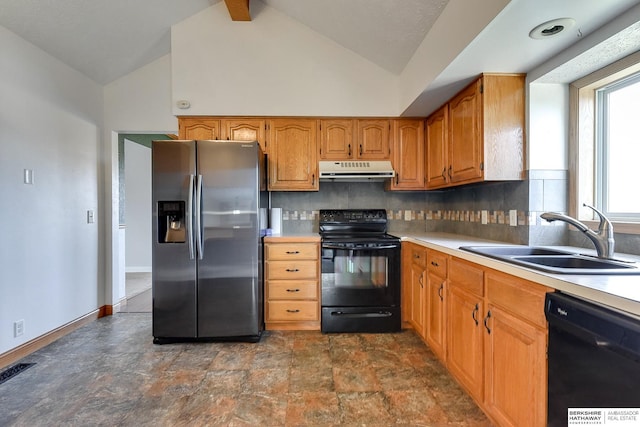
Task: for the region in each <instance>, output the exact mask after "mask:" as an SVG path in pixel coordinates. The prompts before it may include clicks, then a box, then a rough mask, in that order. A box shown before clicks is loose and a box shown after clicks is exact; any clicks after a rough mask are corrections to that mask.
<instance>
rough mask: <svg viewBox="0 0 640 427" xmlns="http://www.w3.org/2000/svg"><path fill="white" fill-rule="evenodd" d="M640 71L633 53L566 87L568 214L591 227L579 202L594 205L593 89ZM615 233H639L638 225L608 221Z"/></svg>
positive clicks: (637, 55) (591, 220)
mask: <svg viewBox="0 0 640 427" xmlns="http://www.w3.org/2000/svg"><path fill="white" fill-rule="evenodd" d="M637 72H640V52H636V53H633V54H631V55H629V56H627V57H625V58H622V59H620V60H618V61H616V62H614V63H612V64H610V65H608V66H606V67H604V68H601V69H600V70H597V71H595V72H593V73H591V74H589V75H587V76H585V77H583V78H581V79H579V80H576V81H575V82H573V83H571V84H570V85H569V96H570V107H569V108H570V131H569V206H568V208H569V215H570V216H572V217H574V218H578V219H580V220H581V221H583V222H585V223H586V224H587V225H589V226H591V227H592V228H596V227H597V225H598V221H597V220H596V218H594V214H593V212H592V211H591V210H590V209H588V208H585V207H583V206H582V203H587V204H589V205H594V206H595V205H596V204H597V203H596V191H595V185H596V180H595V173H596V167H597V166H596V165H597V164H596V137H597V135H596V131H597V129H596V118H597V105H596V90H598V89H599V88H602V87H603V86H605V85H607V84H610V83H613V82H615V81H618V80H621V79H623V78H625V77H627V76H629V75H631V74H634V73H637ZM612 222H613V225H614V230H615V231H616V232H617V233H627V234H640V222H631V221H620V220H612Z"/></svg>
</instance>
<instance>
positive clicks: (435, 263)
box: [431, 261, 440, 267]
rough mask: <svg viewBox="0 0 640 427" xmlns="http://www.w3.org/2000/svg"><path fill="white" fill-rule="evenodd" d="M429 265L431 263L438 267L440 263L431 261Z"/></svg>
mask: <svg viewBox="0 0 640 427" xmlns="http://www.w3.org/2000/svg"><path fill="white" fill-rule="evenodd" d="M431 265H433V266H434V267H440V264H438V263H437V262H435V261H431Z"/></svg>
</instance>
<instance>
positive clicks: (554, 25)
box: [529, 18, 576, 39]
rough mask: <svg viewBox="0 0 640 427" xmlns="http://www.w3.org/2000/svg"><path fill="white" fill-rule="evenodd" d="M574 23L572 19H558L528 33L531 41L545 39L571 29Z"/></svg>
mask: <svg viewBox="0 0 640 427" xmlns="http://www.w3.org/2000/svg"><path fill="white" fill-rule="evenodd" d="M575 23H576V21H575V20H574V19H572V18H558V19H552V20H551V21H547V22H544V23H542V24H540V25H538V26H537V27H535V28H534V29H533V30H531V31H530V32H529V37H531V38H532V39H545V38H548V37H553V36H555V35H558V34H560V33H561V32H562V31H564V30H566V29H569V28H571V27H573V25H574V24H575Z"/></svg>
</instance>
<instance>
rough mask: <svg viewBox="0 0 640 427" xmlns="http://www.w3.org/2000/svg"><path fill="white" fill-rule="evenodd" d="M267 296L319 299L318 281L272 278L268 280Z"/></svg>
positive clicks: (272, 297) (286, 298)
mask: <svg viewBox="0 0 640 427" xmlns="http://www.w3.org/2000/svg"><path fill="white" fill-rule="evenodd" d="M267 298H268V299H270V300H272V299H284V300H299V299H308V300H317V299H318V283H317V282H315V281H313V282H311V281H296V280H284V281H281V280H271V281H269V282H267Z"/></svg>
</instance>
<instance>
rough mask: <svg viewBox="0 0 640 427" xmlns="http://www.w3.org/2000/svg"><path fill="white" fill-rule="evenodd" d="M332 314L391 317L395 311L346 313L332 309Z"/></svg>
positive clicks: (355, 316)
mask: <svg viewBox="0 0 640 427" xmlns="http://www.w3.org/2000/svg"><path fill="white" fill-rule="evenodd" d="M331 315H332V316H340V317H353V318H358V317H391V316H393V313H391V312H390V311H378V312H376V313H345V312H344V311H332V312H331Z"/></svg>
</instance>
